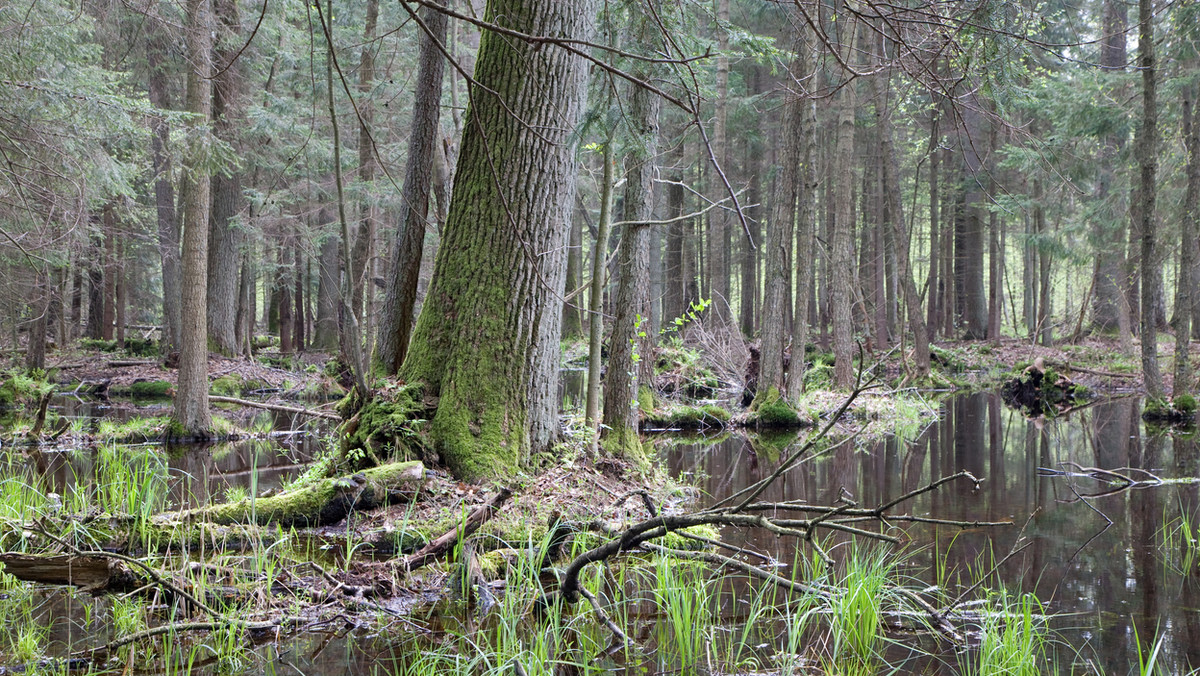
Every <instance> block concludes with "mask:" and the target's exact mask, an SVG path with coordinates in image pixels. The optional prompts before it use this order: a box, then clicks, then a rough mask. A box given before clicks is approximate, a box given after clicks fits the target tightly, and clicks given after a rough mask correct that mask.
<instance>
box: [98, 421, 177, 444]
mask: <svg viewBox="0 0 1200 676" xmlns="http://www.w3.org/2000/svg"><path fill="white" fill-rule="evenodd" d="M169 423H170V421H169V419H168V418H167V417H166V416H152V417H148V418H142V417H139V418H134V419H132V420H126V421H123V422H122V421H117V420H110V419H107V418H105V419H102V420H101V421H100V424H99V425H98V427H97V430H96V438H97V439H98V440H99V441H102V442H105V443H115V444H142V443H146V442H149V441H158V440H159V439H161V438H163V435H164V434H165V433H166V432H167V429H168V427H169Z"/></svg>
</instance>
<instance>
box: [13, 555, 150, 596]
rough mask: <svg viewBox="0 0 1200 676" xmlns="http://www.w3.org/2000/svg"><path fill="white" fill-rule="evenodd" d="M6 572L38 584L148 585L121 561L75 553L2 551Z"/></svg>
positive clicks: (112, 587)
mask: <svg viewBox="0 0 1200 676" xmlns="http://www.w3.org/2000/svg"><path fill="white" fill-rule="evenodd" d="M0 564H3V565H4V572H6V573H8V574H9V575H12V576H13V577H15V578H17V579H18V580H21V581H22V582H33V583H36V584H56V585H71V586H73V587H79V588H80V589H84V590H89V591H92V590H98V589H105V590H112V591H129V590H132V589H137V588H138V587H141V586H142V585H144V584H145V580H143V579H142V578H141V577H140V576H138V575H136V574H134V573H133V572H132V571H131V570H129V568H128V567H127V566H125V565H123V564H122V563H121V562H120V561H113V560H111V559H107V558H101V557H95V556H76V555H73V554H55V555H48V556H47V555H42V556H39V555H36V554H18V553H12V552H5V553H0Z"/></svg>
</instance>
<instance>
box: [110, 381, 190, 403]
mask: <svg viewBox="0 0 1200 676" xmlns="http://www.w3.org/2000/svg"><path fill="white" fill-rule="evenodd" d="M108 393H109V394H110V395H112V396H117V397H134V398H146V399H161V398H163V397H170V396H171V395H172V394H173V393H174V391H173V389H172V387H171V383H169V382H167V381H165V380H139V381H137V382H135V383H130V384H128V385H113V386H112V387H110V388H108Z"/></svg>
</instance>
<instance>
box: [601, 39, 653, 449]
mask: <svg viewBox="0 0 1200 676" xmlns="http://www.w3.org/2000/svg"><path fill="white" fill-rule="evenodd" d="M641 21H642V23H643V25H646V24H648V23H649V19H642V20H641ZM641 32H642V38H643V39H642V41H641V42H642V43H643V44H645V42H646V40H645V37H646V31H645V30H643V31H641ZM635 74H636V77H637V78H638V79H639V80H646V79H649V77H650V73H649V72H647V71H646V70H644V69H639V70H637V71H635ZM628 106H629V107H628V110H627V119H628V127H629V133H628V144H629V148H628V151H627V152H626V154H625V192H624V204H625V219H624V222H623V223H622V224H621V226H622V230H621V243H620V245H619V246H618V249H617V261H618V265H619V272H618V278H617V302H616V304H615V307H614V309H615V314H616V316H615V317H614V318H613V329H612V340H611V341H610V343H609V349H608V354H609V358H608V371H607V373H606V375H605V380H604V447H605V448H606V449H607V450H609V452H612V453H614V454H617V455H620V456H622V457H627V458H630V459H633V460H635V461H636V462H638V463H639V464H643V465H644V464H645V463H646V456H645V454H644V453H643V451H642V448H641V442H640V441H639V439H638V417H639V407H638V383H639V382H643V383H644V382H645V381H644V380H641V379H640V378H639V375H645V374H640V373H639V371H641V370H643V369H644V367H645V365H647V364H650V363H651V359H650V349H651V347H652V344H651V343H650V341H649V340H647V339H646V335H647V333H648V332H649V330H648V329H647V327H645V326H642V323H643V322H648V321H649V308H650V294H649V281H650V225H649V224H648V223H647V221H648V220H650V216H651V210H652V209H653V208H654V198H653V188H654V174H655V171H654V164H655V155H656V154H657V150H658V109H659V102H658V97H657V96H655V95H653V94H651V92H650V91H649V90H647V89H646V88H644V87H635V88H634V90H633V94H632V96H631V97H630V102H629V104H628ZM639 357H640V359H639Z"/></svg>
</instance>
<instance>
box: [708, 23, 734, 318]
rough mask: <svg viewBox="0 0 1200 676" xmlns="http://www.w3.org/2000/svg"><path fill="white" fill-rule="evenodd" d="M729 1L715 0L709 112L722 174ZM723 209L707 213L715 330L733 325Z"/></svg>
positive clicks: (715, 189) (719, 189)
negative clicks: (713, 69)
mask: <svg viewBox="0 0 1200 676" xmlns="http://www.w3.org/2000/svg"><path fill="white" fill-rule="evenodd" d="M728 24H729V0H717V28H716V32H717V63H716V71H717V72H716V82H715V87H716V104H715V106H716V109H715V110H714V111H713V118H714V119H713V127H712V129H713V132H712V154H713V157H714V158H716V161H717V162H719V163H720V165H721V170H724V167H726V166H727V165H728V164H729V163H728V155H729V152H728V139H727V136H728V133H727V132H728V123H729V57H728V53H729V35H728V33H727V32H726V30H725V27H726V26H727V25H728ZM708 192H709V199H712V200H718V199H720V197H718V195H724V193H725V192H726V188H725V184H724V182H723V181H722V180H721V171H718V167H716V166H714V167H711V171H710V172H709V174H708ZM726 213H727V212H726V211H725V210H724V209H713V210H712V211H709V212H708V277H709V279H710V284H711V286H710V287H709V291H708V293H709V295H710V296H711V299H710V300H711V301H712V306H711V308H712V309H711V313H710V314H711V317H712V318H713V320H714V321H715V322H716V323H717V325H718V326H721V327H728V326H732V325H733V306H732V303H733V298H732V297H731V296H730V293H731V291H730V283H729V281H730V274H731V271H730V255H729V217H728V216H727V215H726Z"/></svg>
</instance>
